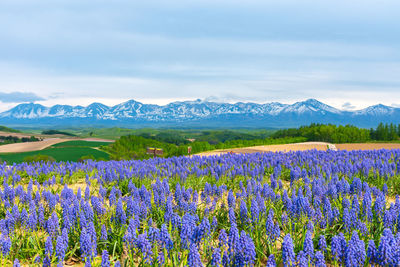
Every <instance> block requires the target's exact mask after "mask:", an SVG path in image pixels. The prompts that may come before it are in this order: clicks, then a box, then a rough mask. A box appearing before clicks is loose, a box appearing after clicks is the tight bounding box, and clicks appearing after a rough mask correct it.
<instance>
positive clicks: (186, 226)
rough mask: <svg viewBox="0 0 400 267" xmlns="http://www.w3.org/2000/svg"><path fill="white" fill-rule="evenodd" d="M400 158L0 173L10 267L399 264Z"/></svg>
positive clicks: (30, 168) (184, 160) (383, 155)
mask: <svg viewBox="0 0 400 267" xmlns="http://www.w3.org/2000/svg"><path fill="white" fill-rule="evenodd" d="M399 159H400V150H379V151H353V152H347V151H338V152H334V151H328V152H321V151H306V152H290V153H264V154H248V155H223V156H213V157H203V158H201V157H190V158H189V157H179V158H169V159H161V158H156V159H151V160H145V161H109V162H93V161H88V162H85V163H48V164H45V163H42V164H39V163H38V164H35V165H29V164H19V165H14V166H12V167H7V166H6V165H3V166H0V177H2V179H3V185H2V187H1V192H0V199H1V203H0V232H1V235H0V249H1V255H2V258H1V264H0V265H2V266H5V265H12V264H14V266H19V265H20V264H22V265H25V264H30V265H33V266H66V265H72V264H80V263H82V264H84V265H85V266H138V265H140V266H265V265H267V266H275V265H279V264H281V263H283V265H284V266H295V265H296V266H309V265H315V266H325V265H345V266H364V265H368V264H374V265H382V266H397V265H399V264H400V233H399V232H398V229H400V217H399V216H400V199H399V198H398V197H397V196H396V193H397V192H398V191H399V190H400V182H399V180H400V175H399V174H400V160H399Z"/></svg>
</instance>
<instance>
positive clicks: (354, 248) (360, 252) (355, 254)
mask: <svg viewBox="0 0 400 267" xmlns="http://www.w3.org/2000/svg"><path fill="white" fill-rule="evenodd" d="M365 256H366V255H365V244H364V241H362V240H360V239H359V237H358V233H357V231H353V234H352V236H351V239H350V240H349V243H348V245H347V249H346V257H345V260H346V266H363V265H364V262H365Z"/></svg>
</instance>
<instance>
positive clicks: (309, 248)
mask: <svg viewBox="0 0 400 267" xmlns="http://www.w3.org/2000/svg"><path fill="white" fill-rule="evenodd" d="M303 250H304V254H305V256H306V257H307V258H308V260H309V261H312V259H313V258H314V244H313V241H312V237H311V232H309V231H307V233H306V238H305V239H304V245H303Z"/></svg>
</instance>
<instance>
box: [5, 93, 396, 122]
mask: <svg viewBox="0 0 400 267" xmlns="http://www.w3.org/2000/svg"><path fill="white" fill-rule="evenodd" d="M380 122H384V123H396V124H399V123H400V108H395V107H389V106H385V105H382V104H378V105H374V106H370V107H367V108H365V109H361V110H355V111H346V110H340V109H337V108H334V107H332V106H329V105H326V104H324V103H322V102H320V101H318V100H316V99H308V100H305V101H300V102H296V103H294V104H282V103H278V102H271V103H266V104H257V103H244V102H238V103H235V104H230V103H217V102H208V101H202V100H199V99H198V100H195V101H181V102H172V103H169V104H167V105H164V106H160V105H154V104H143V103H140V102H137V101H135V100H129V101H126V102H123V103H121V104H118V105H115V106H112V107H110V106H106V105H104V104H101V103H92V104H90V105H89V106H87V107H83V106H69V105H54V106H52V107H45V106H43V105H40V104H35V103H24V104H19V105H17V106H15V107H14V108H11V109H10V110H7V111H5V112H2V113H0V124H5V125H7V126H13V127H16V126H18V127H35V128H37V127H39V128H66V127H86V126H94V127H111V126H119V127H130V128H138V127H182V128H187V127H204V128H219V127H230V128H243V127H249V128H256V127H257V128H286V127H298V126H301V125H308V124H310V123H333V124H342V125H345V124H353V125H356V126H359V127H375V126H376V125H377V124H378V123H380Z"/></svg>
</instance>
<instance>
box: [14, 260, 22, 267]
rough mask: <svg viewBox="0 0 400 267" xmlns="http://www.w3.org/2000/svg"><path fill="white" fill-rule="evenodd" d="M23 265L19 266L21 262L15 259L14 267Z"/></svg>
mask: <svg viewBox="0 0 400 267" xmlns="http://www.w3.org/2000/svg"><path fill="white" fill-rule="evenodd" d="M20 266H21V265H20V264H19V260H18V259H15V260H14V264H13V267H20Z"/></svg>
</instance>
